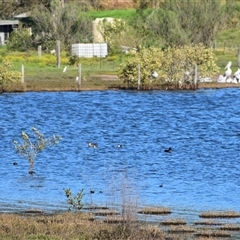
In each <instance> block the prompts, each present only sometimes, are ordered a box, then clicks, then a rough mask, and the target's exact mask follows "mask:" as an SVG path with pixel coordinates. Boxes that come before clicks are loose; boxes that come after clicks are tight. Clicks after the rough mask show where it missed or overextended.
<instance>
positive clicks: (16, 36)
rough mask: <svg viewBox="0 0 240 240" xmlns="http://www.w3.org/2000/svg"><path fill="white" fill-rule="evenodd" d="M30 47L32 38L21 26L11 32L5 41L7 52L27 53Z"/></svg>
mask: <svg viewBox="0 0 240 240" xmlns="http://www.w3.org/2000/svg"><path fill="white" fill-rule="evenodd" d="M31 45H32V38H31V36H30V34H29V31H28V29H27V28H23V27H22V25H21V24H19V27H18V30H17V31H13V32H12V33H11V35H10V37H9V39H8V41H7V48H8V50H12V51H21V52H24V51H27V50H28V49H29V47H30V46H31Z"/></svg>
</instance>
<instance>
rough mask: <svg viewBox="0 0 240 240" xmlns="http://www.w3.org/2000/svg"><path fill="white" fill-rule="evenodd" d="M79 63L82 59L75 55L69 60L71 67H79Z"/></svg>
mask: <svg viewBox="0 0 240 240" xmlns="http://www.w3.org/2000/svg"><path fill="white" fill-rule="evenodd" d="M79 63H80V58H79V57H78V56H76V55H74V56H71V57H70V58H69V62H68V64H69V65H70V66H77V65H78V64H79Z"/></svg>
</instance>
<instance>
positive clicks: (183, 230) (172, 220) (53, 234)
mask: <svg viewBox="0 0 240 240" xmlns="http://www.w3.org/2000/svg"><path fill="white" fill-rule="evenodd" d="M139 212H140V214H141V215H143V216H142V218H144V219H147V218H149V216H153V215H155V216H160V217H159V218H158V220H157V219H156V218H155V221H154V222H147V221H143V220H141V221H139V220H137V218H136V216H134V215H131V216H124V217H123V216H120V215H115V214H112V211H111V210H110V209H107V210H95V212H93V213H83V212H65V213H64V212H63V213H56V214H48V215H47V214H44V213H43V212H39V211H36V212H34V211H33V210H31V211H26V212H22V213H18V214H0V226H1V227H0V239H5V240H6V239H16V240H18V239H19V240H20V239H21V240H25V239H48V240H57V239H59V240H60V239H69V240H71V239H82V240H84V239H88V240H90V239H99V240H101V239H104V240H112V239H123V240H125V239H129V240H131V239H136V240H139V239H141V240H145V239H149V240H150V239H160V240H163V239H171V240H177V239H239V236H240V225H239V223H235V222H234V221H231V220H232V219H236V218H239V217H240V215H239V213H237V212H234V211H229V212H216V211H214V212H203V213H201V214H200V215H199V220H195V221H194V222H191V223H190V222H188V221H187V219H185V218H184V216H182V217H181V218H176V217H174V216H173V217H171V216H170V214H171V211H167V212H166V208H156V207H155V208H153V209H151V208H148V209H145V210H143V211H139ZM114 213H115V211H114ZM144 215H145V216H144ZM201 218H202V220H201ZM226 219H228V221H226Z"/></svg>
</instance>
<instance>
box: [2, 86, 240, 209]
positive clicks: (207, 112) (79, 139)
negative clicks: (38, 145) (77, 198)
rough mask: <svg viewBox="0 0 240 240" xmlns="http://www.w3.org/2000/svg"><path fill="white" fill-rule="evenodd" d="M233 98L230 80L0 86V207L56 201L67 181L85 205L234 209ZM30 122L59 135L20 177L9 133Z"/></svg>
mask: <svg viewBox="0 0 240 240" xmlns="http://www.w3.org/2000/svg"><path fill="white" fill-rule="evenodd" d="M239 102H240V89H237V88H235V89H216V90H214V89H208V90H203V89H202V90H197V91H189V92H188V91H182V92H178V91H176V92H175V91H149V92H136V91H82V92H41V93H39V92H38V93H36V92H26V93H20V94H18V93H11V94H9V93H4V94H1V95H0V109H1V113H0V123H1V125H0V153H1V157H0V158H1V161H0V181H1V184H0V210H1V211H7V210H8V209H25V208H29V207H39V208H42V209H50V210H51V209H62V208H64V207H65V206H66V197H65V193H64V191H63V189H64V188H71V190H72V193H73V194H74V195H75V194H76V193H77V192H78V191H79V190H81V189H84V193H85V195H84V197H83V201H84V203H86V204H87V203H91V204H99V205H110V204H121V203H123V201H124V200H126V198H128V200H129V199H131V201H136V202H138V204H139V205H142V206H146V205H154V206H166V207H171V208H175V209H192V210H194V211H203V210H235V211H240V204H239V200H240V107H239V105H238V104H239ZM33 126H34V127H36V128H38V129H39V130H40V131H41V132H42V133H43V134H44V135H45V136H46V137H49V136H51V135H52V134H56V135H61V136H62V140H61V141H60V143H59V144H58V145H56V146H54V147H51V148H48V149H45V150H44V151H43V152H41V153H39V154H38V156H37V158H36V161H35V169H34V170H35V172H36V174H35V175H30V174H28V168H29V165H28V162H27V160H25V159H24V158H22V157H21V156H19V155H18V154H16V153H15V150H14V145H13V143H12V141H13V140H18V141H21V138H20V133H21V131H26V132H27V133H29V134H30V135H31V134H32V131H31V128H32V127H33ZM88 142H94V143H97V144H98V148H92V147H89V146H88ZM118 144H121V145H122V147H121V148H118V147H117V145H118ZM169 147H171V148H172V153H166V152H164V149H167V148H169ZM13 162H17V163H18V165H17V166H15V165H13ZM90 191H94V194H90ZM129 201H130V200H129Z"/></svg>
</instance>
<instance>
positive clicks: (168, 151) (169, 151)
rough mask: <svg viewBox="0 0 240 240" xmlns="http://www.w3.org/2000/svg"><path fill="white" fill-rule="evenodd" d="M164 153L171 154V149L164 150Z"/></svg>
mask: <svg viewBox="0 0 240 240" xmlns="http://www.w3.org/2000/svg"><path fill="white" fill-rule="evenodd" d="M164 152H167V153H171V152H172V148H171V147H170V148H168V149H165V150H164Z"/></svg>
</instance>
